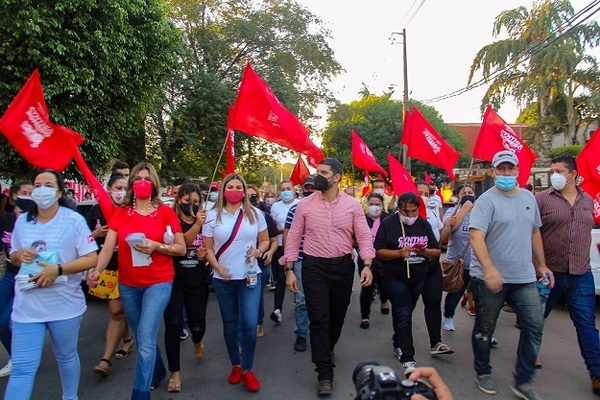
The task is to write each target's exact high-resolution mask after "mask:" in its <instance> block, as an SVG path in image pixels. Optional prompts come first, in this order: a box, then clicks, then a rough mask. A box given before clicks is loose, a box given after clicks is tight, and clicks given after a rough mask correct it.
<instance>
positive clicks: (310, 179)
mask: <svg viewBox="0 0 600 400" xmlns="http://www.w3.org/2000/svg"><path fill="white" fill-rule="evenodd" d="M305 185H313V186H315V177H314V176H312V175H309V176H307V177H306V178H304V183H303V184H302V186H305Z"/></svg>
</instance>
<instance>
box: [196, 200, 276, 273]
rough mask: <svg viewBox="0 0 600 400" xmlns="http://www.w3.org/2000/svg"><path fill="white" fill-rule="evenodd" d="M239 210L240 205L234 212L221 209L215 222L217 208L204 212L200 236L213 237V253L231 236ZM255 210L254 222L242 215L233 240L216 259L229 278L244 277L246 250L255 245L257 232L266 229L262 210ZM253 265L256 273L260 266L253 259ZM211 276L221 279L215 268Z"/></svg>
mask: <svg viewBox="0 0 600 400" xmlns="http://www.w3.org/2000/svg"><path fill="white" fill-rule="evenodd" d="M241 210H242V209H241V207H240V208H239V209H238V210H237V211H236V212H235V213H234V214H230V213H228V212H227V211H226V210H225V209H223V212H222V213H221V221H220V222H217V210H215V209H212V210H210V211H209V212H208V213H207V214H206V222H205V223H204V225H203V226H202V236H203V237H211V238H213V251H214V252H215V255H216V253H217V251H218V250H219V249H220V248H221V246H223V244H224V243H225V242H227V239H229V237H230V236H231V233H232V232H233V227H234V225H235V221H236V220H237V217H238V214H239V213H240V211H241ZM255 211H256V217H257V218H256V221H255V222H254V224H250V221H249V220H248V217H247V216H244V218H243V219H242V224H241V225H240V229H239V230H238V232H237V235H235V237H234V239H233V242H231V245H230V246H229V247H228V248H227V250H225V252H224V253H223V254H222V255H221V258H219V260H218V261H219V264H220V265H222V266H223V267H226V268H227V269H228V270H229V273H230V274H231V279H245V278H246V268H247V264H246V252H247V251H248V248H250V247H251V246H254V247H256V241H257V238H258V234H259V233H260V232H262V231H264V230H266V229H267V222H266V220H265V216H264V215H263V213H262V211H260V210H259V209H257V208H255ZM254 265H255V267H256V269H257V270H258V273H260V268H259V267H258V263H257V262H256V260H254ZM213 276H214V277H215V278H217V279H223V277H222V276H221V275H220V274H219V273H218V272H217V271H216V270H214V271H213Z"/></svg>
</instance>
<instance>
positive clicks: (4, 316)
mask: <svg viewBox="0 0 600 400" xmlns="http://www.w3.org/2000/svg"><path fill="white" fill-rule="evenodd" d="M15 275H16V274H15V273H14V272H12V271H9V270H6V272H5V273H4V276H3V277H2V280H0V342H2V345H3V346H4V348H5V349H6V352H7V353H8V355H9V356H10V354H11V352H12V350H11V339H12V338H11V336H12V333H11V329H10V314H11V313H12V309H13V302H14V300H15Z"/></svg>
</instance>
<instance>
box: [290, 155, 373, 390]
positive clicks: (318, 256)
mask: <svg viewBox="0 0 600 400" xmlns="http://www.w3.org/2000/svg"><path fill="white" fill-rule="evenodd" d="M341 179H342V164H341V163H340V162H339V161H338V160H336V159H335V158H325V159H324V160H323V161H321V162H320V163H319V166H318V168H317V176H316V178H315V189H317V190H318V192H317V193H315V194H313V195H312V196H309V197H307V198H305V199H304V200H302V201H301V202H300V203H299V204H298V206H297V209H296V214H295V215H294V221H293V222H292V226H291V227H290V230H289V233H288V236H287V241H286V244H285V250H284V256H283V257H281V258H280V260H279V262H280V264H282V265H283V264H285V275H286V285H287V287H288V289H289V290H290V291H292V292H294V293H295V292H296V290H297V280H296V275H294V262H295V261H296V260H297V259H298V251H299V247H300V241H301V239H302V236H304V259H303V261H302V285H303V286H304V295H305V298H306V308H307V310H308V319H309V321H310V324H309V329H310V346H311V350H312V361H313V362H314V363H315V365H316V368H315V371H316V372H317V373H318V380H319V388H318V391H317V394H318V395H319V396H328V395H330V394H331V392H332V381H333V367H334V366H335V365H334V360H333V349H334V347H335V344H336V343H337V341H338V339H339V338H340V334H341V333H342V327H343V325H344V318H345V316H346V311H347V309H348V304H350V295H351V294H352V282H353V279H354V268H355V265H354V260H353V256H352V246H353V239H354V238H356V241H357V243H358V247H359V250H360V251H359V253H360V257H361V258H362V259H363V260H364V262H365V267H366V268H364V269H363V270H362V273H361V276H360V281H361V284H362V285H363V286H369V285H370V284H371V281H372V279H373V275H372V274H371V261H372V259H373V257H375V250H374V249H373V243H372V240H371V230H370V229H369V226H368V225H367V221H366V219H365V215H364V213H363V210H362V207H361V206H360V203H359V202H358V201H357V200H356V199H355V198H353V197H351V196H348V195H347V194H345V193H343V192H342V191H340V188H339V184H340V180H341Z"/></svg>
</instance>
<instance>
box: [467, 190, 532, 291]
mask: <svg viewBox="0 0 600 400" xmlns="http://www.w3.org/2000/svg"><path fill="white" fill-rule="evenodd" d="M540 226H542V221H541V219H540V210H539V208H538V206H537V202H536V201H535V197H534V196H533V194H532V193H531V192H529V191H528V190H525V189H519V191H518V192H517V194H516V195H514V196H508V195H505V194H504V193H503V192H502V191H500V189H498V188H496V187H495V186H494V187H492V188H491V189H489V190H488V191H487V192H485V193H484V194H482V195H481V196H480V197H479V198H478V199H477V201H476V202H475V206H474V207H473V210H471V220H470V223H469V228H470V229H478V230H480V231H483V232H485V233H486V236H485V244H486V246H487V249H488V252H489V254H490V258H491V259H492V262H493V263H494V265H495V266H496V268H497V269H498V271H499V272H500V274H501V275H502V278H503V279H504V282H506V283H531V282H535V281H536V277H535V268H534V266H533V262H532V241H531V235H532V232H533V230H534V229H535V228H539V227H540ZM471 276H472V277H475V278H478V279H483V270H482V268H481V264H480V263H479V260H478V259H477V257H476V256H475V254H474V253H473V254H472V257H471Z"/></svg>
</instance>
